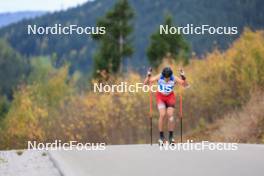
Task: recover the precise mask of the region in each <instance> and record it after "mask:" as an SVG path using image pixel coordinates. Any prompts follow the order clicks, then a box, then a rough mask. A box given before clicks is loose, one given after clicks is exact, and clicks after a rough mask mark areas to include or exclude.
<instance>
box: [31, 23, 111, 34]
mask: <svg viewBox="0 0 264 176" xmlns="http://www.w3.org/2000/svg"><path fill="white" fill-rule="evenodd" d="M105 33H106V27H103V26H101V27H98V26H97V27H94V26H79V25H76V24H72V25H68V26H64V25H62V24H54V25H53V26H39V25H27V34H28V35H48V34H51V35H73V34H77V35H91V34H99V35H100V34H101V35H103V34H105Z"/></svg>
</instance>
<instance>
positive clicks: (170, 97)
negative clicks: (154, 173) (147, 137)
mask: <svg viewBox="0 0 264 176" xmlns="http://www.w3.org/2000/svg"><path fill="white" fill-rule="evenodd" d="M156 81H157V83H158V91H157V92H156V102H157V107H158V110H159V123H158V129H159V133H160V138H159V144H160V145H163V144H164V143H166V138H165V136H164V132H163V122H164V119H165V118H166V117H167V118H168V131H169V143H170V144H173V143H174V142H175V141H174V138H173V131H174V128H175V118H174V115H173V113H174V108H175V104H176V97H175V94H174V92H173V88H174V86H175V85H176V84H179V85H182V86H184V87H187V86H188V83H187V81H186V77H185V75H184V72H183V70H180V78H179V77H177V76H174V75H173V71H172V69H171V68H170V67H165V68H164V69H163V70H162V73H161V74H158V75H156V76H153V77H151V69H149V71H148V74H147V77H146V79H145V81H144V84H149V83H153V82H156Z"/></svg>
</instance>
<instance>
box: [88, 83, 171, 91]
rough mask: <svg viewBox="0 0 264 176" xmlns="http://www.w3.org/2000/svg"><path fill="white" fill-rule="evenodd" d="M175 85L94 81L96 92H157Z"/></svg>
mask: <svg viewBox="0 0 264 176" xmlns="http://www.w3.org/2000/svg"><path fill="white" fill-rule="evenodd" d="M172 88H173V86H171V85H155V84H153V85H151V86H149V85H145V84H143V83H135V84H129V83H127V82H120V83H119V84H111V85H110V84H103V83H94V84H93V91H94V93H96V92H99V93H126V92H129V93H137V92H149V91H151V92H157V91H158V90H168V91H169V90H170V89H172Z"/></svg>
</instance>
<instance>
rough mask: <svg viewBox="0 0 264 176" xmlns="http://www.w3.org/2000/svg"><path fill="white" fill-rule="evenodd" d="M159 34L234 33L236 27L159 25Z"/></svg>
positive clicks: (236, 32)
mask: <svg viewBox="0 0 264 176" xmlns="http://www.w3.org/2000/svg"><path fill="white" fill-rule="evenodd" d="M159 32H160V34H186V35H205V34H209V35H215V34H217V35H236V34H238V27H236V26H211V25H207V24H204V25H199V26H195V25H193V24H187V25H186V26H177V27H176V26H168V25H160V28H159Z"/></svg>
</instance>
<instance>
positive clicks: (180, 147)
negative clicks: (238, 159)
mask: <svg viewBox="0 0 264 176" xmlns="http://www.w3.org/2000/svg"><path fill="white" fill-rule="evenodd" d="M160 150H161V151H167V150H173V151H208V150H209V151H215V150H216V151H236V150H238V143H213V142H209V141H202V142H194V141H193V140H187V142H184V143H176V144H170V145H169V144H164V145H161V146H160Z"/></svg>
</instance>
